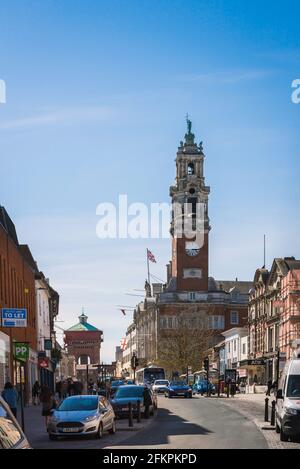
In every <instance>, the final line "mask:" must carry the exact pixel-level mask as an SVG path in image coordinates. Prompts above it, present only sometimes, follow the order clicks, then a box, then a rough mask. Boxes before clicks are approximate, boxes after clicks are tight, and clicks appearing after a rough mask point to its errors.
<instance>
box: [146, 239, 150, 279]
mask: <svg viewBox="0 0 300 469" xmlns="http://www.w3.org/2000/svg"><path fill="white" fill-rule="evenodd" d="M146 257H147V271H148V283H149V285H150V268H149V257H148V248H147V249H146Z"/></svg>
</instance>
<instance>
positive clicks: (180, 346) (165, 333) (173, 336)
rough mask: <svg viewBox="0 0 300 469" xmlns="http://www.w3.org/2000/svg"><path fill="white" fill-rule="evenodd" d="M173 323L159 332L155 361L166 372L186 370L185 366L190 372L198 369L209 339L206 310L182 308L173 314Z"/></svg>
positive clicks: (211, 336) (209, 342) (180, 372)
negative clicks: (156, 358) (172, 325)
mask: <svg viewBox="0 0 300 469" xmlns="http://www.w3.org/2000/svg"><path fill="white" fill-rule="evenodd" d="M175 326H176V327H173V328H172V329H166V330H163V329H162V330H161V331H160V339H159V343H158V360H157V363H159V365H160V366H162V367H164V368H165V369H166V370H167V372H168V373H169V374H171V373H172V372H178V373H179V374H182V373H186V369H187V367H188V366H190V367H191V368H192V370H193V371H197V370H199V369H201V368H202V364H203V359H204V357H205V356H206V353H207V350H208V349H209V347H210V346H211V344H212V338H213V330H212V329H210V328H209V321H208V314H207V311H204V310H202V309H200V308H199V307H198V308H197V306H191V307H190V306H189V307H186V308H185V309H184V310H182V311H181V312H180V313H177V314H176V323H175Z"/></svg>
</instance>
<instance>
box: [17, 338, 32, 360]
mask: <svg viewBox="0 0 300 469" xmlns="http://www.w3.org/2000/svg"><path fill="white" fill-rule="evenodd" d="M14 356H15V359H16V360H19V361H22V362H26V360H28V358H29V344H24V343H23V342H15V343H14Z"/></svg>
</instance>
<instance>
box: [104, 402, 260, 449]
mask: <svg viewBox="0 0 300 469" xmlns="http://www.w3.org/2000/svg"><path fill="white" fill-rule="evenodd" d="M106 448H109V449H111V448H122V449H130V448H146V449H171V448H189V449H191V448H200V449H204V448H207V449H209V448H213V449H216V448H217V449H221V448H226V449H227V448H242V449H246V448H268V445H267V442H266V440H265V438H264V436H263V434H262V433H261V431H260V430H259V429H258V428H257V426H256V425H255V424H254V423H253V422H251V421H250V420H248V419H247V418H245V417H244V416H242V415H241V414H240V413H238V412H236V411H235V410H234V409H232V408H230V407H228V406H225V405H224V404H222V402H220V401H218V399H207V398H205V397H198V396H197V397H194V398H193V399H182V398H174V399H166V398H165V397H163V396H160V397H159V411H158V414H157V416H156V418H155V420H153V422H152V424H150V426H149V427H148V428H147V429H146V430H143V431H141V432H139V433H137V434H134V435H133V436H131V437H130V438H128V439H127V440H125V441H123V442H122V444H121V445H120V444H119V443H118V444H116V445H114V446H106Z"/></svg>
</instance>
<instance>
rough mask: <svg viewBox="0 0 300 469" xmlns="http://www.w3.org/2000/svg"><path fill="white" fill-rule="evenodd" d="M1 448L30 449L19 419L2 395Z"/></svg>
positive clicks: (0, 413)
mask: <svg viewBox="0 0 300 469" xmlns="http://www.w3.org/2000/svg"><path fill="white" fill-rule="evenodd" d="M0 449H30V445H29V443H28V440H27V438H26V436H25V435H24V433H23V431H22V429H21V427H20V425H19V423H18V422H17V419H16V418H15V417H14V416H13V414H12V412H11V410H10V408H9V407H8V405H7V404H6V402H5V401H4V399H2V397H0Z"/></svg>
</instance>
